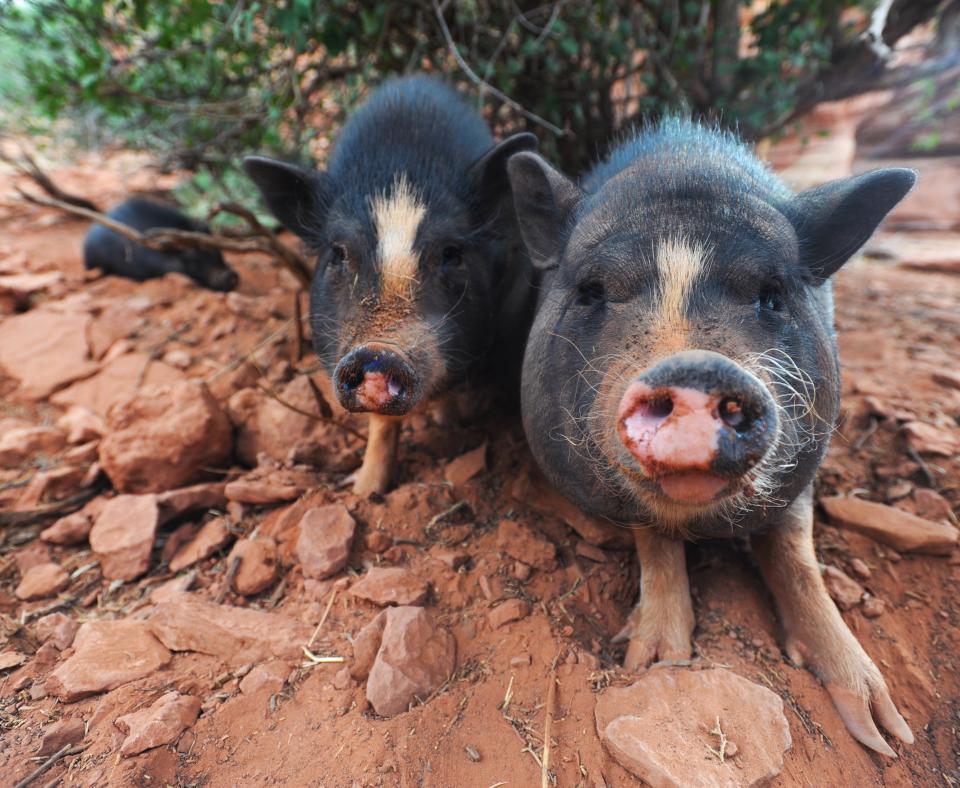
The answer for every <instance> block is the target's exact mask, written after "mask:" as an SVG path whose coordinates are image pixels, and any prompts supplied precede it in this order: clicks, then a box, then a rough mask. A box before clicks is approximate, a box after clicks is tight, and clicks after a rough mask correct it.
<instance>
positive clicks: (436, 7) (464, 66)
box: [432, 0, 568, 137]
mask: <svg viewBox="0 0 960 788" xmlns="http://www.w3.org/2000/svg"><path fill="white" fill-rule="evenodd" d="M432 2H433V11H434V13H435V14H436V17H437V22H439V24H440V31H441V32H442V33H443V38H444V40H445V41H446V42H447V48H448V49H449V50H450V54H451V55H453V57H454V59H455V60H456V61H457V65H459V66H460V69H461V70H462V71H463V73H464V74H466V75H467V77H469V79H470V81H471V82H473V83H474V84H475V85H476V86H477V87H478V88H480V94H481V95H483V94H484V93H489V94H490V95H492V96H493V97H494V98H496V99H497V100H499V101H502V102H503V103H504V104H506V105H507V106H508V107H510V108H511V109H513V110H514V111H516V112H519V113H520V114H521V115H523V117H525V118H526V119H527V120H529V121H531V122H532V123H536V124H537V125H538V126H542V127H543V128H545V129H547V130H549V131H552V132H553V133H554V134H556V135H557V136H558V137H565V136H567V134H568V132H566V131H564V130H563V129H561V128H560V127H559V126H555V125H554V124H552V123H551V122H550V121H548V120H545V119H543V118H541V117H540V116H539V115H536V114H534V113H533V112H530V110H528V109H527V108H526V107H524V106H522V105H521V104H520V103H518V102H516V101H514V100H513V99H512V98H510V97H509V96H508V95H507V94H506V93H503V92H501V91H499V90H497V89H496V88H495V87H493V85H491V84H489V83H488V82H484V81H483V80H482V79H481V78H480V77H479V76H478V75H477V72H475V71H474V70H473V69H472V68H471V67H470V64H469V63H467V61H466V60H464V59H463V55H461V54H460V50H459V49H458V48H457V44H456V42H455V41H454V40H453V36H452V35H450V28H449V27H447V20H445V19H444V18H443V9H442V8H441V7H440V3H438V2H437V0H432Z"/></svg>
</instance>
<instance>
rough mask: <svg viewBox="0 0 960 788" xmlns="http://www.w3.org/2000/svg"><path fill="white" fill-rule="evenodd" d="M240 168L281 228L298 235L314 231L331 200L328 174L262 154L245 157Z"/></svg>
mask: <svg viewBox="0 0 960 788" xmlns="http://www.w3.org/2000/svg"><path fill="white" fill-rule="evenodd" d="M243 169H244V170H245V171H246V173H247V175H249V176H250V178H251V180H253V182H254V183H255V184H256V185H257V188H258V189H260V193H261V194H262V195H263V199H264V200H266V203H267V207H268V208H269V209H270V212H271V213H272V214H273V215H274V216H276V217H277V219H279V220H280V223H281V224H282V225H283V226H284V227H286V228H287V229H288V230H290V231H291V232H294V233H296V234H297V235H299V236H300V237H301V238H309V237H310V236H311V235H314V234H316V232H317V229H318V227H317V225H318V224H319V223H320V222H322V221H323V214H324V212H325V209H326V206H327V205H328V202H329V199H330V191H331V188H330V176H329V175H327V174H326V173H324V172H318V171H316V170H307V169H303V168H301V167H297V166H296V165H295V164H287V163H286V162H282V161H277V160H275V159H268V158H266V157H264V156H247V158H245V159H244V160H243Z"/></svg>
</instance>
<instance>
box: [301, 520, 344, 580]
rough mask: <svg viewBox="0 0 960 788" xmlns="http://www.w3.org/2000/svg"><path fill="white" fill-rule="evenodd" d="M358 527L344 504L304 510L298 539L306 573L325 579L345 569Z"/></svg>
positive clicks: (308, 575)
mask: <svg viewBox="0 0 960 788" xmlns="http://www.w3.org/2000/svg"><path fill="white" fill-rule="evenodd" d="M356 530H357V524H356V521H355V520H354V519H353V517H351V516H350V512H348V511H347V509H346V507H345V506H343V504H339V503H335V504H330V505H329V506H317V507H314V508H312V509H308V510H307V511H306V512H304V514H303V517H301V518H300V536H299V537H298V539H297V558H298V559H299V561H300V566H301V567H302V568H303V574H304V576H305V577H312V578H316V579H320V580H322V579H323V578H325V577H330V576H331V575H334V574H336V573H337V572H339V571H340V570H341V569H343V567H344V566H345V565H346V563H347V558H349V557H350V547H351V545H352V544H353V537H354V534H355V533H356Z"/></svg>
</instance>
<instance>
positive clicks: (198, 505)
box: [157, 482, 227, 525]
mask: <svg viewBox="0 0 960 788" xmlns="http://www.w3.org/2000/svg"><path fill="white" fill-rule="evenodd" d="M225 488H226V484H224V483H223V482H205V483H202V484H194V485H192V486H191V487H181V488H180V489H179V490H169V491H168V492H163V493H159V494H158V495H157V506H159V507H160V524H161V525H163V524H164V523H166V522H169V521H170V520H176V519H179V518H180V517H183V516H184V515H185V514H189V513H190V512H205V511H207V510H209V509H222V508H223V507H224V506H226V504H227V496H226V492H225Z"/></svg>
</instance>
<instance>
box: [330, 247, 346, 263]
mask: <svg viewBox="0 0 960 788" xmlns="http://www.w3.org/2000/svg"><path fill="white" fill-rule="evenodd" d="M346 261H347V247H345V246H344V245H343V244H333V245H332V246H331V247H330V265H332V266H334V267H335V268H339V267H340V266H342V265H343V264H344V263H345V262H346Z"/></svg>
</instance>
